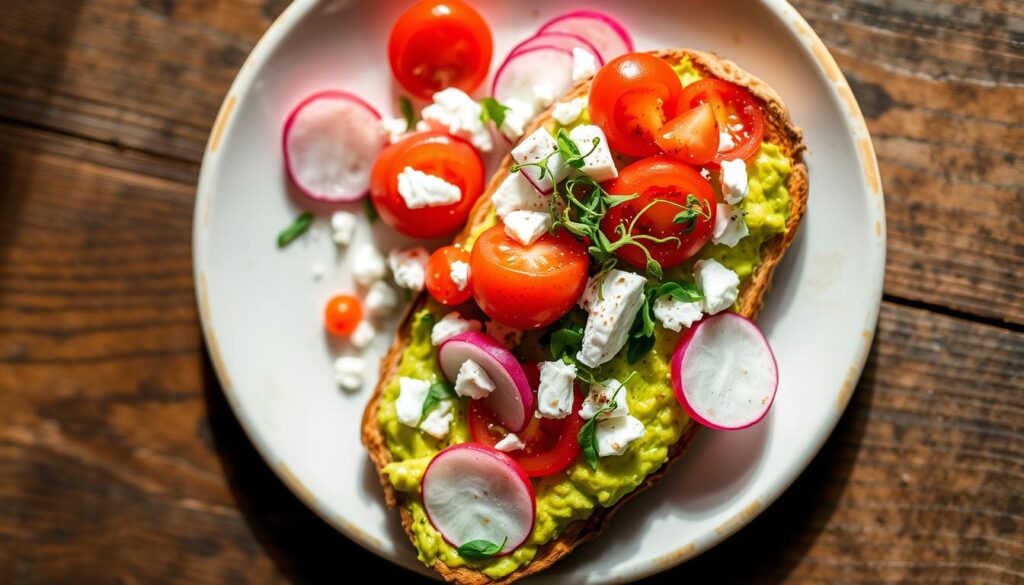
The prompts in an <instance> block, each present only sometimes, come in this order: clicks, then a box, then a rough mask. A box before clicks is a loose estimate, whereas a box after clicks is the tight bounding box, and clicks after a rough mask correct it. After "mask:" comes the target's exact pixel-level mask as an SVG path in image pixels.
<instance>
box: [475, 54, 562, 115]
mask: <svg viewBox="0 0 1024 585" xmlns="http://www.w3.org/2000/svg"><path fill="white" fill-rule="evenodd" d="M541 85H548V86H550V87H551V90H552V92H553V94H554V95H555V97H556V98H557V97H558V96H561V95H564V94H565V92H567V91H569V89H570V88H571V87H572V86H573V82H572V50H571V49H560V48H558V47H552V46H548V45H542V46H537V47H530V48H528V49H523V50H521V51H519V52H518V53H513V54H511V55H509V56H508V58H507V59H505V62H504V63H502V64H501V67H499V68H498V72H497V73H495V74H494V85H493V86H491V95H492V96H494V99H496V100H498V101H499V102H501V103H505V102H507V101H508V100H509V99H511V98H515V99H517V100H520V101H523V102H526V103H528V104H532V103H534V101H535V97H534V93H533V88H535V87H537V86H541Z"/></svg>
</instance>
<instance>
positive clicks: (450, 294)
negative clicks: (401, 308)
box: [426, 246, 473, 305]
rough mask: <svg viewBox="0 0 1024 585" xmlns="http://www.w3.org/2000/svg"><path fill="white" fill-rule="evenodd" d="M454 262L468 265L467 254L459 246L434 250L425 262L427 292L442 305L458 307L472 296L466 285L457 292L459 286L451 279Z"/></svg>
mask: <svg viewBox="0 0 1024 585" xmlns="http://www.w3.org/2000/svg"><path fill="white" fill-rule="evenodd" d="M454 262H464V263H466V264H467V265H468V264H469V252H467V251H466V249H465V248H463V247H461V246H444V247H441V248H438V249H437V250H434V253H433V254H431V255H430V259H429V260H427V270H426V271H427V277H426V286H427V292H429V293H430V296H432V297H434V300H435V301H437V302H439V303H441V304H442V305H460V304H462V303H464V302H466V301H468V300H469V298H470V297H472V296H473V289H472V288H470V286H469V285H468V284H467V285H466V286H465V287H463V288H462V290H459V285H457V284H455V281H454V280H453V279H452V263H454ZM467 270H468V268H467Z"/></svg>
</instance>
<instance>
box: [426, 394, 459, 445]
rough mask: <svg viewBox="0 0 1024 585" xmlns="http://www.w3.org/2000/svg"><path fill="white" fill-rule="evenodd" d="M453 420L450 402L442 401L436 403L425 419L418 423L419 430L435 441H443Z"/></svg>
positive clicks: (453, 414)
mask: <svg viewBox="0 0 1024 585" xmlns="http://www.w3.org/2000/svg"><path fill="white" fill-rule="evenodd" d="M454 418H455V413H454V412H452V401H451V400H442V401H441V402H438V403H437V406H435V407H434V409H433V410H431V411H430V412H429V413H427V418H425V419H423V422H421V423H420V430H421V431H423V432H424V433H427V434H428V435H430V436H431V437H434V438H435V439H444V438H445V437H447V436H448V429H449V428H451V425H452V419H454Z"/></svg>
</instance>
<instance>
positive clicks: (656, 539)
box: [194, 0, 885, 583]
mask: <svg viewBox="0 0 1024 585" xmlns="http://www.w3.org/2000/svg"><path fill="white" fill-rule="evenodd" d="M406 4H407V3H406V2H357V1H348V0H334V1H322V2H317V1H315V0H297V1H296V2H295V3H293V4H292V5H291V6H290V7H289V8H288V9H287V10H285V12H284V14H282V15H281V17H280V18H279V19H278V20H277V21H276V22H275V23H274V24H273V26H271V28H270V29H269V30H268V31H267V32H266V34H265V35H264V37H263V39H262V40H261V41H260V43H259V44H258V45H257V46H256V48H255V49H254V50H253V52H252V54H251V55H250V56H249V59H248V60H247V61H246V63H245V64H244V65H243V66H242V69H241V71H240V72H239V74H238V77H237V79H236V80H235V82H234V84H233V85H232V87H231V92H230V93H229V94H228V97H227V98H226V99H225V101H224V105H223V107H222V109H221V112H220V115H219V117H218V119H217V122H216V125H215V127H214V130H213V133H212V134H211V137H210V142H209V144H208V147H207V152H206V156H205V158H204V160H203V168H202V173H201V175H200V180H199V191H198V197H197V202H196V212H195V228H194V229H195V234H194V247H195V276H196V292H197V296H198V299H199V306H200V310H201V315H202V320H203V327H204V331H205V334H206V341H207V346H208V348H209V351H210V355H211V358H212V361H213V364H214V366H215V368H216V370H217V374H218V376H219V377H220V381H221V383H222V385H223V387H224V391H225V393H226V394H227V397H228V400H229V401H230V403H231V405H232V407H233V408H234V409H235V412H236V414H237V415H238V418H239V419H240V420H241V422H242V426H243V427H244V428H245V430H246V432H248V434H249V436H250V437H251V438H252V440H253V442H254V443H255V444H256V446H257V448H258V449H259V450H260V452H261V453H262V454H263V456H264V457H265V458H266V460H267V461H268V463H269V464H270V465H271V467H273V469H274V470H275V471H276V472H277V473H278V474H279V475H280V476H281V478H282V479H283V480H284V481H285V482H286V483H287V484H288V485H289V486H290V487H291V489H292V490H294V491H295V493H296V494H298V495H299V497H301V498H302V499H303V501H305V502H306V504H308V505H309V506H310V507H311V508H312V509H314V510H316V512H317V513H318V514H320V516H322V517H323V518H324V520H326V521H327V522H330V523H331V524H333V525H334V526H336V527H337V528H338V529H339V530H341V531H342V532H343V533H345V534H346V535H347V536H349V537H350V538H352V539H353V540H355V541H356V542H358V543H360V544H361V545H363V546H365V547H367V548H368V549H370V550H372V551H374V552H376V553H378V554H379V555H381V556H383V557H385V558H387V559H390V560H392V561H394V562H396V563H399V564H401V565H403V566H405V567H408V568H410V569H413V570H416V571H419V572H421V573H424V574H427V573H428V572H427V571H426V569H425V568H424V567H423V566H422V565H421V564H420V563H418V562H417V561H416V558H415V554H414V552H413V548H412V546H411V545H410V544H409V542H408V541H407V540H406V538H405V536H404V534H402V532H401V529H400V526H399V522H398V515H397V514H396V513H394V512H392V511H389V510H387V509H385V506H384V504H383V501H382V498H381V490H380V486H379V485H378V482H377V476H376V473H375V472H374V471H373V468H372V465H371V464H370V462H369V460H368V458H367V457H366V456H365V454H364V451H363V448H362V446H361V445H360V442H359V423H360V417H361V416H362V412H363V405H364V404H365V402H366V399H367V397H368V396H369V394H370V388H372V387H373V385H374V383H375V381H376V379H377V366H376V364H377V361H378V359H379V357H380V356H381V355H382V354H383V352H384V351H385V349H386V345H387V343H388V341H389V339H388V336H384V335H382V336H380V338H379V339H378V340H377V343H376V345H374V347H373V348H372V351H370V352H368V353H367V378H368V380H367V385H366V388H365V389H364V390H362V391H361V392H358V393H353V394H346V393H343V392H341V391H339V390H338V389H337V387H336V386H335V385H334V382H333V381H332V372H331V361H332V359H333V357H334V356H336V355H338V354H339V353H340V352H344V351H346V348H345V347H343V346H335V345H332V344H331V343H329V342H328V340H327V339H325V336H324V334H323V333H322V326H321V311H322V307H323V303H324V301H325V299H326V298H327V297H329V296H330V295H331V294H333V293H336V292H339V291H348V290H352V286H353V285H352V282H351V279H350V278H349V276H348V270H347V266H348V261H347V260H346V259H345V258H344V257H343V255H340V254H338V252H337V250H336V248H335V246H334V244H333V243H332V242H331V241H330V238H329V237H328V234H327V228H326V219H325V218H324V217H320V218H318V220H317V224H316V226H315V227H314V230H313V232H312V233H311V234H309V236H307V237H304V238H302V239H301V240H299V241H297V242H295V243H293V244H292V245H291V246H290V247H288V248H287V249H285V250H283V251H279V250H277V248H276V247H275V241H274V240H275V236H276V234H277V232H278V231H279V230H280V229H281V228H282V227H284V226H285V225H287V224H288V223H289V222H290V221H291V220H292V219H293V218H294V217H295V216H296V215H297V214H298V213H300V210H301V209H302V207H300V206H299V205H297V204H296V201H295V200H294V199H293V198H291V197H290V195H289V189H288V186H287V181H286V178H285V173H284V168H283V165H282V157H281V152H280V147H279V145H280V142H281V126H282V122H283V120H284V119H285V116H286V115H287V113H288V111H289V110H290V109H291V108H292V106H294V105H295V104H296V103H297V102H298V101H299V100H300V99H301V98H302V97H303V96H306V95H307V94H310V93H312V92H314V91H316V90H319V89H324V88H340V89H346V90H349V91H352V92H355V93H357V94H359V95H360V96H362V97H364V98H366V99H367V100H368V101H369V102H370V103H372V104H374V105H376V106H377V107H378V108H379V109H381V110H382V111H384V112H388V111H389V110H390V104H391V103H392V99H391V95H392V94H391V91H392V82H391V77H390V72H389V69H388V65H387V59H386V45H387V36H388V31H389V29H390V23H392V22H393V21H394V17H395V16H396V15H397V14H398V13H399V12H401V10H402V9H403V7H404V6H405V5H406ZM474 4H475V5H476V6H477V7H478V8H479V9H480V11H481V12H482V13H483V14H484V16H485V17H486V18H487V20H488V22H490V23H491V25H492V27H493V28H494V34H495V59H496V62H495V65H497V60H499V59H501V58H503V57H504V55H505V53H506V52H507V50H508V49H509V48H510V47H511V46H512V44H513V43H514V42H515V41H517V40H519V39H523V38H526V37H527V36H528V35H530V34H531V33H532V31H534V30H535V29H536V28H537V27H538V26H539V25H540V24H541V23H542V22H544V21H545V20H547V19H548V18H549V17H551V16H554V15H555V14H556V12H558V11H562V10H570V9H573V8H580V7H588V8H596V9H599V10H602V9H603V10H605V11H607V12H608V13H609V14H612V15H615V16H617V17H619V18H620V19H621V21H622V22H623V23H624V24H625V25H626V26H627V27H628V28H629V30H630V31H631V32H632V34H633V35H634V37H635V40H636V43H637V48H638V49H641V50H644V49H656V48H665V47H680V46H688V47H694V48H699V49H704V50H711V51H715V52H718V53H719V54H721V55H725V56H727V57H728V58H730V59H732V60H734V61H736V62H737V63H738V64H740V65H741V66H742V67H744V68H746V69H747V70H749V71H751V72H753V73H754V74H755V75H757V76H759V77H761V78H762V79H764V80H765V81H767V82H768V83H769V84H771V85H772V86H773V87H774V88H775V89H776V90H778V92H779V93H780V94H781V95H782V97H783V99H784V100H785V102H786V103H787V104H788V106H789V108H790V110H791V112H792V115H793V118H794V120H795V121H796V123H797V124H798V125H800V126H801V127H803V128H804V131H805V137H806V142H807V144H808V146H809V152H808V154H807V164H808V167H809V169H810V185H811V195H810V204H809V207H808V213H807V217H806V219H805V220H804V222H803V225H802V226H801V227H800V232H799V235H798V237H797V239H796V242H795V243H794V245H793V247H792V248H791V249H790V251H789V253H788V255H787V256H786V259H785V261H784V262H783V263H782V265H781V267H780V268H779V270H778V271H777V273H776V276H775V287H774V289H773V290H772V291H771V294H770V295H769V297H768V302H767V305H766V307H765V309H764V312H763V315H762V317H761V320H760V322H761V325H762V327H763V328H764V330H765V331H766V333H767V334H768V337H769V339H770V341H771V344H772V346H773V347H774V348H775V353H776V355H777V357H778V361H779V366H780V370H781V385H780V387H779V392H778V398H777V399H776V401H775V406H774V408H773V409H772V411H771V414H770V416H768V418H767V419H765V420H764V421H763V422H762V423H760V424H758V425H757V426H755V427H753V428H751V429H748V430H745V431H739V432H732V433H726V432H711V431H705V432H702V433H700V434H699V435H698V438H697V440H696V441H695V443H694V445H693V448H692V449H691V450H690V452H689V453H688V454H687V455H686V457H685V458H684V460H683V461H682V463H680V464H679V465H678V466H677V467H676V468H675V469H673V471H672V473H671V474H670V475H669V476H668V477H667V478H666V479H665V480H663V481H662V482H661V483H660V484H659V485H657V486H656V487H655V488H654V489H652V490H650V491H649V492H647V493H645V494H643V495H642V496H641V497H639V498H637V499H636V500H634V501H632V502H630V503H629V504H628V505H627V506H628V509H629V513H627V514H620V515H618V517H616V518H615V521H614V532H615V538H604V539H598V541H596V542H595V543H592V544H589V545H586V546H584V547H582V548H580V549H579V550H578V551H576V553H575V554H573V555H572V556H571V557H570V558H569V559H567V560H566V561H565V562H562V563H560V564H558V565H556V566H555V567H554V568H553V569H552V570H549V571H547V572H545V573H543V574H542V576H541V577H540V581H549V582H556V581H561V580H565V579H567V580H570V582H574V583H605V582H609V581H612V580H623V579H633V578H639V577H642V576H644V575H648V574H650V573H654V572H656V571H660V570H663V569H666V568H668V567H671V566H673V565H675V564H678V563H680V562H682V561H684V560H686V559H688V558H690V557H692V556H694V555H697V554H699V553H701V552H702V551H705V550H707V549H708V548H710V547H712V546H714V545H715V544H716V543H718V542H720V541H721V540H722V539H724V538H726V537H727V536H729V535H730V534H732V533H733V532H735V531H736V530H738V529H739V528H741V527H742V526H744V525H745V524H746V523H747V522H749V521H750V520H751V519H752V518H754V517H755V516H756V515H757V514H758V513H759V512H760V511H761V510H763V509H764V508H765V506H767V505H768V504H770V503H771V502H772V501H774V500H775V499H776V498H777V497H778V496H779V494H780V493H782V491H783V490H785V489H786V488H787V487H788V486H789V485H790V484H791V483H792V482H793V480H794V479H795V478H796V477H797V475H798V474H799V473H800V472H801V471H802V470H803V469H804V467H805V466H806V465H807V464H808V463H809V462H810V460H811V458H812V457H813V456H814V455H815V453H817V452H818V449H819V448H820V447H821V445H822V443H824V441H825V439H826V438H827V437H828V435H829V433H830V432H831V431H832V429H833V427H834V426H835V424H836V422H837V420H838V419H839V416H840V415H841V414H842V412H843V409H844V408H845V406H846V403H847V401H848V400H849V397H850V393H851V391H852V389H853V387H854V386H855V384H856V381H857V378H858V376H859V375H860V371H861V367H862V366H863V364H864V360H865V358H866V356H867V352H868V348H869V346H870V344H871V339H872V336H873V333H874V327H875V321H876V318H877V315H878V307H879V302H880V299H881V292H882V275H883V269H884V264H885V217H884V206H883V201H882V193H881V188H880V184H879V178H878V173H877V167H876V162H875V158H874V152H873V150H872V148H871V142H870V139H869V137H868V134H867V130H866V127H865V125H864V121H863V118H862V117H861V115H860V111H859V109H858V107H857V104H856V101H855V100H854V98H853V94H852V93H851V92H850V89H849V86H848V85H847V83H846V80H845V79H844V78H843V76H842V74H841V73H840V72H839V69H838V67H836V64H835V62H834V61H833V59H832V57H831V56H830V55H829V54H828V51H827V50H826V49H825V47H824V45H822V43H821V41H820V40H819V39H818V38H817V36H816V35H815V34H814V33H813V32H812V31H811V29H810V28H809V27H808V26H807V24H806V22H804V20H803V19H802V18H801V17H800V16H799V15H798V14H797V13H796V11H795V10H793V8H791V7H790V6H789V5H788V4H786V3H785V2H783V1H782V0H760V1H754V0H714V1H697V0H691V1H689V2H678V1H675V2H670V1H665V2H657V1H654V0H633V1H631V2H629V3H628V4H627V3H621V2H612V1H601V2H590V3H587V4H586V5H584V4H583V3H581V2H564V3H563V2H559V3H557V8H555V3H551V2H541V1H538V0H520V1H517V2H515V3H512V2H498V1H482V0H481V1H477V2H474ZM626 6H628V7H629V8H628V9H627V8H626ZM355 207H356V208H357V209H361V206H355ZM371 237H372V238H374V239H375V240H376V241H377V242H378V243H379V244H380V245H381V246H382V247H388V246H391V245H393V244H395V243H396V242H397V241H398V238H396V237H394V236H393V235H391V234H389V233H388V230H387V229H386V228H384V227H382V226H381V225H380V224H377V225H375V226H373V227H372V228H371V226H370V225H369V224H364V225H361V226H360V232H359V238H360V239H361V240H365V239H367V238H371ZM317 263H319V264H322V265H323V266H325V267H326V269H327V270H326V276H325V277H324V278H323V279H322V280H319V281H315V280H314V279H313V278H312V276H311V267H312V266H313V265H314V264H317ZM393 328H394V323H391V324H390V325H389V331H388V332H389V333H390V331H393ZM563 582H564V581H563Z"/></svg>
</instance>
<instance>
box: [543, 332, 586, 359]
mask: <svg viewBox="0 0 1024 585" xmlns="http://www.w3.org/2000/svg"><path fill="white" fill-rule="evenodd" d="M582 347H583V326H576V327H572V328H565V329H559V330H557V331H555V332H554V333H552V334H551V358H552V359H556V360H557V359H561V358H562V356H564V355H570V356H572V355H576V352H578V351H579V350H580V349H581V348H582Z"/></svg>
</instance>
